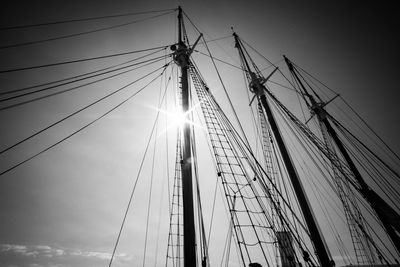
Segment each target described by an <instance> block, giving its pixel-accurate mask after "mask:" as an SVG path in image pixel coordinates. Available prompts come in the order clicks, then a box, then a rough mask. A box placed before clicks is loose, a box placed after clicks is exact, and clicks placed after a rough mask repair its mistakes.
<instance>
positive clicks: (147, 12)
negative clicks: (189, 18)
mask: <svg viewBox="0 0 400 267" xmlns="http://www.w3.org/2000/svg"><path fill="white" fill-rule="evenodd" d="M173 10H176V8H175V9H162V10H153V11H141V12H129V13H122V14H115V15H106V16H98V17H89V18H80V19H69V20H59V21H50V22H43V23H33V24H25V25H14V26H3V27H0V31H4V30H15V29H26V28H33V27H40V26H49V25H58V24H66V23H74V22H82V21H91V20H102V19H109V18H118V17H128V16H134V15H143V14H149V13H158V12H166V11H173Z"/></svg>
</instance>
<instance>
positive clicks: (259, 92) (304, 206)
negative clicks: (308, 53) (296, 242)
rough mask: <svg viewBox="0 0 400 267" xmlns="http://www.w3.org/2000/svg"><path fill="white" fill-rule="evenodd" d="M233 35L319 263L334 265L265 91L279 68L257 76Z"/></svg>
mask: <svg viewBox="0 0 400 267" xmlns="http://www.w3.org/2000/svg"><path fill="white" fill-rule="evenodd" d="M233 36H234V38H235V47H236V48H237V49H238V50H239V55H240V57H241V58H242V60H243V61H244V65H245V68H246V72H247V73H246V74H247V77H248V78H249V80H250V90H251V91H252V92H253V93H254V97H253V100H254V98H257V100H258V101H260V102H261V104H262V106H263V108H264V110H265V113H266V114H267V118H268V122H269V124H270V126H271V129H272V132H273V134H274V136H275V139H276V143H277V144H278V147H279V150H280V152H281V155H282V158H283V161H284V163H285V167H286V170H287V172H288V174H289V178H290V181H291V183H292V184H293V189H294V191H295V194H296V197H297V199H298V200H299V204H300V208H301V211H302V213H303V215H304V218H305V220H306V224H307V227H308V230H309V231H310V235H311V241H312V243H313V245H314V249H315V251H316V254H317V257H318V260H319V263H320V265H321V266H323V267H329V266H332V262H331V260H330V258H329V256H328V251H327V248H326V247H325V242H324V240H323V237H322V235H321V233H320V231H319V228H318V224H317V221H316V220H315V217H314V214H313V212H312V210H311V207H310V204H309V201H308V198H307V196H306V194H305V192H304V188H303V185H302V183H301V181H300V178H299V176H298V174H297V171H296V169H295V167H294V164H293V162H292V159H291V157H290V155H289V152H288V150H287V148H286V145H285V142H284V141H283V138H282V135H281V133H280V131H279V128H278V125H277V123H276V121H275V118H274V115H273V113H272V110H271V108H270V106H269V104H268V101H267V98H266V96H265V93H264V92H265V90H266V88H265V86H264V83H265V82H266V81H267V80H268V78H269V77H271V75H272V74H273V73H274V72H275V71H276V70H277V69H275V70H274V72H272V73H271V74H270V75H269V76H268V77H267V78H263V77H259V76H257V75H256V74H255V73H254V72H252V71H251V69H250V65H249V63H248V61H247V59H246V56H245V54H244V51H243V48H242V45H241V42H240V39H239V37H238V35H237V34H236V33H233ZM303 256H304V258H305V260H307V258H308V255H307V254H306V253H304V255H303Z"/></svg>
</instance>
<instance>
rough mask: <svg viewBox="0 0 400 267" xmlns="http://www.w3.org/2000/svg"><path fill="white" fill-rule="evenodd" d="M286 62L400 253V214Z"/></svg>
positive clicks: (320, 105)
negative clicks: (362, 169) (366, 174)
mask: <svg viewBox="0 0 400 267" xmlns="http://www.w3.org/2000/svg"><path fill="white" fill-rule="evenodd" d="M284 59H285V61H286V64H287V65H288V67H289V70H290V71H291V73H293V75H294V77H295V79H296V80H297V82H298V83H299V84H300V86H301V88H302V90H303V91H304V92H303V93H304V95H305V96H307V98H308V99H309V100H310V104H311V105H310V108H311V110H312V111H313V112H314V113H315V114H316V115H317V117H318V119H319V120H320V121H321V122H322V123H323V124H324V125H325V127H326V130H327V132H328V133H329V135H330V136H331V137H332V139H333V141H334V142H335V144H336V146H337V148H338V149H339V151H340V153H341V154H342V156H343V158H344V159H345V160H346V162H347V164H348V166H349V168H350V170H351V171H352V173H353V174H354V177H355V179H356V180H357V182H358V183H359V185H360V187H361V190H360V193H361V194H362V196H363V197H364V198H365V199H366V200H367V201H368V202H369V204H370V206H371V207H372V209H373V210H374V211H375V213H376V215H377V216H378V218H379V220H380V221H381V222H382V225H383V227H384V228H385V230H386V232H387V233H388V235H389V237H390V239H391V240H392V242H393V244H394V245H395V247H396V249H397V251H398V252H399V253H400V237H399V235H398V234H397V233H396V230H397V231H398V232H400V215H399V214H398V213H397V212H396V211H395V210H394V209H393V208H392V207H390V205H389V204H388V203H386V201H385V200H383V199H382V198H381V197H380V196H379V195H378V194H377V193H376V192H375V191H374V190H372V189H371V188H370V187H369V186H368V184H367V183H366V182H365V180H364V178H363V177H362V175H361V173H360V172H359V171H358V169H357V167H356V165H355V164H354V162H353V160H352V158H351V157H350V155H349V153H348V152H347V150H346V148H345V146H344V145H343V143H342V141H341V140H340V138H339V136H338V135H337V133H336V131H335V129H334V128H333V127H332V125H331V124H330V122H329V121H328V116H327V115H328V114H327V112H326V111H325V108H324V106H325V105H326V104H325V103H317V101H316V100H315V99H314V97H313V96H312V95H310V94H309V92H308V91H307V88H306V87H305V86H304V84H303V82H302V80H301V79H300V77H299V76H298V74H297V72H296V71H295V68H294V66H293V64H292V62H291V61H290V60H289V59H288V58H287V57H285V56H284Z"/></svg>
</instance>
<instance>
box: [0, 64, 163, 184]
mask: <svg viewBox="0 0 400 267" xmlns="http://www.w3.org/2000/svg"><path fill="white" fill-rule="evenodd" d="M168 65H169V63H168V64H167V65H166V66H168ZM166 66H163V67H160V68H158V69H157V70H155V71H158V70H160V69H162V68H164V69H165V68H166ZM155 71H153V72H152V73H154V72H155ZM158 77H159V75H158V76H157V77H155V78H154V79H152V80H151V81H150V82H149V83H147V84H146V85H145V86H143V87H142V88H140V89H139V90H138V91H136V92H135V93H133V94H131V95H130V96H129V97H128V98H126V99H125V100H123V101H122V102H120V103H119V104H117V105H116V106H114V107H113V108H111V109H109V110H108V111H107V112H105V113H103V114H102V115H101V116H99V117H97V118H96V119H95V120H93V121H91V122H90V123H88V124H86V125H84V126H83V127H81V128H79V129H78V130H76V131H74V132H73V133H71V134H69V135H68V136H66V137H64V138H63V139H61V140H59V141H57V142H56V143H54V144H53V145H51V146H48V147H47V148H45V149H43V150H41V151H40V152H38V153H36V154H34V155H33V156H30V157H29V158H27V159H25V160H23V161H21V162H19V163H17V164H15V165H13V166H12V167H10V168H8V169H6V170H4V171H2V172H1V173H0V176H1V175H4V174H6V173H8V172H10V171H11V170H13V169H15V168H17V167H19V166H21V165H22V164H24V163H26V162H28V161H30V160H32V159H33V158H35V157H37V156H39V155H41V154H43V153H44V152H46V151H48V150H50V149H51V148H53V147H55V146H57V145H59V144H60V143H62V142H64V141H65V140H67V139H69V138H71V137H72V136H74V135H76V134H77V133H79V132H81V131H82V130H84V129H86V128H88V127H89V126H91V125H92V124H94V123H95V122H97V121H99V120H100V119H102V118H104V117H105V116H107V115H108V114H110V113H111V112H112V111H114V110H116V109H117V108H119V107H120V106H122V105H123V104H125V103H126V102H128V101H129V100H130V99H132V98H133V97H135V96H136V95H137V94H139V93H140V92H142V91H143V90H144V89H145V88H146V87H147V86H149V85H150V84H151V83H152V82H154V81H155V80H156V79H157V78H158ZM133 83H134V82H131V83H129V84H127V85H125V86H124V88H126V87H128V86H130V85H131V84H133Z"/></svg>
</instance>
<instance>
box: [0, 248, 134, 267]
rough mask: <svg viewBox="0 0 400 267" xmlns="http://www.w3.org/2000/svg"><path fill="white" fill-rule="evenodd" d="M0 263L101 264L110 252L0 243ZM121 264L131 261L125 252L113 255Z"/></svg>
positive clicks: (29, 266) (46, 266)
mask: <svg viewBox="0 0 400 267" xmlns="http://www.w3.org/2000/svg"><path fill="white" fill-rule="evenodd" d="M0 259H1V260H0V265H2V266H14V267H69V266H87V265H88V264H101V263H103V264H104V262H107V261H109V260H110V259H111V253H108V252H104V251H94V250H93V251H88V250H82V249H79V248H56V247H50V246H48V245H17V244H0ZM115 260H116V261H119V262H120V263H121V264H122V265H124V264H128V263H129V262H132V260H133V258H132V256H129V255H128V254H126V253H119V254H116V255H115Z"/></svg>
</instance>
